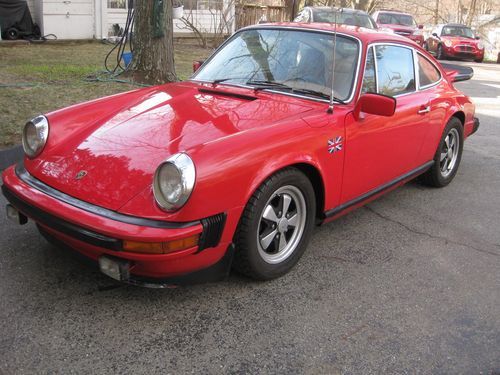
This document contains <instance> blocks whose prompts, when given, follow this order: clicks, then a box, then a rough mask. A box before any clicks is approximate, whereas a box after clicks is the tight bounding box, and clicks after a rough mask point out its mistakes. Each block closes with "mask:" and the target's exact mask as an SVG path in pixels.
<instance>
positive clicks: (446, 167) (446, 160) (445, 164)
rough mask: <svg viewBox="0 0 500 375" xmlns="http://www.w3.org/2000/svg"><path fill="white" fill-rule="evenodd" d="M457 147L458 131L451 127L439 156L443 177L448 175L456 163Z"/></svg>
mask: <svg viewBox="0 0 500 375" xmlns="http://www.w3.org/2000/svg"><path fill="white" fill-rule="evenodd" d="M459 149H460V140H459V135H458V131H457V129H454V128H452V129H450V132H449V133H448V134H447V135H446V138H445V139H444V143H443V147H442V148H441V154H440V157H439V166H440V170H441V175H442V176H443V177H445V178H446V177H448V176H449V175H450V174H451V172H452V171H453V168H454V167H455V164H456V163H457V159H458V152H459Z"/></svg>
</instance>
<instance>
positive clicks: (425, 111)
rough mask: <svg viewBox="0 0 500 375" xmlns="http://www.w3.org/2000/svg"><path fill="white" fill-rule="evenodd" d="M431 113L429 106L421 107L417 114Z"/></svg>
mask: <svg viewBox="0 0 500 375" xmlns="http://www.w3.org/2000/svg"><path fill="white" fill-rule="evenodd" d="M430 111H431V106H430V105H428V106H425V107H424V106H422V108H421V109H420V110H419V111H418V112H417V113H418V114H419V115H422V114H424V113H427V112H430Z"/></svg>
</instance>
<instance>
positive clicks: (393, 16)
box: [377, 13, 417, 26]
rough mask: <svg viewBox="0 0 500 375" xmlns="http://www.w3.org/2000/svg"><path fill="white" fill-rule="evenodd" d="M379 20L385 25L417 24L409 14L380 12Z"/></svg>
mask: <svg viewBox="0 0 500 375" xmlns="http://www.w3.org/2000/svg"><path fill="white" fill-rule="evenodd" d="M377 22H378V23H381V24H385V25H401V26H417V23H416V22H415V20H414V19H413V17H412V16H410V15H409V14H397V13H380V14H379V15H378V19H377Z"/></svg>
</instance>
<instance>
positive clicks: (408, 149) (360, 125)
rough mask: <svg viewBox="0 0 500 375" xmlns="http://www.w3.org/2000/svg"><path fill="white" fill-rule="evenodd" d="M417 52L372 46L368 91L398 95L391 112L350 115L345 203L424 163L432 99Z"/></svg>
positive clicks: (367, 68) (400, 47) (366, 76)
mask: <svg viewBox="0 0 500 375" xmlns="http://www.w3.org/2000/svg"><path fill="white" fill-rule="evenodd" d="M414 55H415V54H414V51H413V49H412V48H411V47H409V46H405V45H395V44H376V45H374V46H371V47H369V49H368V51H367V54H366V65H365V74H364V81H363V86H362V92H361V94H363V93H364V92H375V93H378V94H383V95H387V96H392V97H394V98H396V101H397V105H396V112H395V114H394V115H393V116H391V117H382V116H378V115H371V114H364V115H363V116H362V117H361V118H359V119H357V120H356V119H355V118H354V116H353V115H348V116H347V117H346V123H345V132H346V146H345V159H344V160H345V162H344V177H343V184H342V194H341V202H340V203H341V205H344V204H349V203H352V202H354V201H357V200H359V199H360V198H362V197H363V196H366V195H368V196H369V195H370V194H371V193H374V192H375V191H377V190H378V189H380V188H381V187H383V186H384V185H387V184H391V183H392V182H394V181H397V179H398V178H400V177H401V176H404V175H405V174H407V173H409V172H411V171H412V170H414V169H416V168H418V167H419V158H418V155H419V153H420V150H421V147H422V143H423V140H424V137H425V135H426V126H425V125H426V116H425V114H426V112H428V108H429V107H428V100H429V98H427V96H426V95H422V94H421V93H419V92H418V91H417V89H416V69H415V61H414Z"/></svg>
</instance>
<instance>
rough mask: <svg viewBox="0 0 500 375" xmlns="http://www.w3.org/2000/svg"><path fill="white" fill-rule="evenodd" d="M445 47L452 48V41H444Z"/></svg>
mask: <svg viewBox="0 0 500 375" xmlns="http://www.w3.org/2000/svg"><path fill="white" fill-rule="evenodd" d="M444 45H445V46H446V47H448V48H450V47H451V40H445V41H444Z"/></svg>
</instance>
